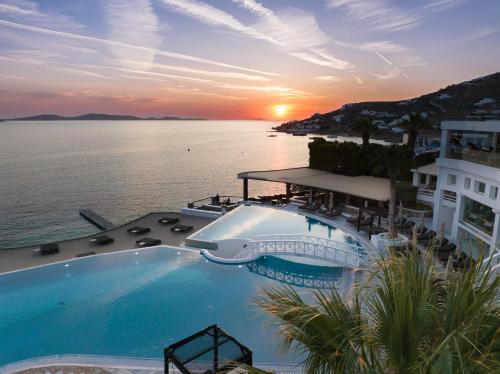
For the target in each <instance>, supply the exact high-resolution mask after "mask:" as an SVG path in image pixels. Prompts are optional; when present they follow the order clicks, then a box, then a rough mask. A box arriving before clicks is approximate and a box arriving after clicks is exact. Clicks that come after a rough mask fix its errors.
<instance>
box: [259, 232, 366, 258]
mask: <svg viewBox="0 0 500 374" xmlns="http://www.w3.org/2000/svg"><path fill="white" fill-rule="evenodd" d="M255 238H256V239H258V240H297V241H305V242H307V243H313V244H317V243H318V244H323V243H327V244H328V246H329V247H331V248H337V249H341V250H345V251H349V252H350V251H354V252H356V253H358V254H362V252H364V249H363V247H362V246H360V245H356V244H350V243H345V242H341V241H338V240H333V239H328V238H320V237H318V236H312V235H301V234H269V235H257V236H256V237H255ZM339 247H341V248H339ZM346 248H347V249H346Z"/></svg>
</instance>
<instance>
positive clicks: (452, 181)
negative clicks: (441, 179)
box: [448, 174, 457, 186]
mask: <svg viewBox="0 0 500 374" xmlns="http://www.w3.org/2000/svg"><path fill="white" fill-rule="evenodd" d="M455 184H457V176H456V175H455V174H448V185H449V186H454V185H455Z"/></svg>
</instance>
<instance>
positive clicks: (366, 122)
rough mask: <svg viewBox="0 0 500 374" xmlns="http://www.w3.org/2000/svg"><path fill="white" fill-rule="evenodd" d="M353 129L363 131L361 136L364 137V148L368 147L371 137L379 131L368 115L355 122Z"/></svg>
mask: <svg viewBox="0 0 500 374" xmlns="http://www.w3.org/2000/svg"><path fill="white" fill-rule="evenodd" d="M352 129H353V130H354V131H356V132H359V133H361V138H362V139H363V149H366V147H367V145H368V144H369V143H370V137H371V136H372V134H374V133H375V132H376V131H377V127H376V126H375V125H374V124H372V122H371V121H370V119H369V118H367V117H360V118H358V119H357V120H356V121H355V122H354V124H353V126H352Z"/></svg>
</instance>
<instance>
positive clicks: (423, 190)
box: [417, 187, 436, 197]
mask: <svg viewBox="0 0 500 374" xmlns="http://www.w3.org/2000/svg"><path fill="white" fill-rule="evenodd" d="M434 192H436V190H431V189H429V188H423V187H419V188H418V190H417V193H419V194H421V195H425V196H430V197H434Z"/></svg>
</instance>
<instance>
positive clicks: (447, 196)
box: [443, 191, 457, 203]
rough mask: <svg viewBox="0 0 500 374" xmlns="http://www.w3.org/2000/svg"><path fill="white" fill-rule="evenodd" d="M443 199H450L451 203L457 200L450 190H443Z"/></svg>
mask: <svg viewBox="0 0 500 374" xmlns="http://www.w3.org/2000/svg"><path fill="white" fill-rule="evenodd" d="M443 199H444V200H448V201H451V202H452V203H456V202H457V194H456V193H455V192H452V191H443Z"/></svg>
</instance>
